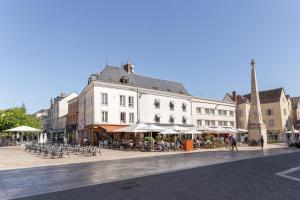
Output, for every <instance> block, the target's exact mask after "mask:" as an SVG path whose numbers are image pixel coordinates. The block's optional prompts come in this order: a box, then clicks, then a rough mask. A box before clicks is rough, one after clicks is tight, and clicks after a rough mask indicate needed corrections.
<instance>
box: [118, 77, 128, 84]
mask: <svg viewBox="0 0 300 200" xmlns="http://www.w3.org/2000/svg"><path fill="white" fill-rule="evenodd" d="M120 83H123V84H128V83H129V79H128V78H127V77H126V76H123V77H122V78H121V79H120Z"/></svg>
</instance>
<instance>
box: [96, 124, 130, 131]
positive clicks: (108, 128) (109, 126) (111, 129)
mask: <svg viewBox="0 0 300 200" xmlns="http://www.w3.org/2000/svg"><path fill="white" fill-rule="evenodd" d="M94 127H95V126H94ZM96 127H97V128H100V129H101V128H102V129H105V131H106V132H107V133H112V132H114V131H115V130H118V129H120V128H124V127H127V125H99V126H96Z"/></svg>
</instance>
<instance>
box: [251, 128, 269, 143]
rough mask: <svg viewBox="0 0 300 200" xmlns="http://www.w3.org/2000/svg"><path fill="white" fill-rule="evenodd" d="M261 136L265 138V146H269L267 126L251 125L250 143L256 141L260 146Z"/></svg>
mask: <svg viewBox="0 0 300 200" xmlns="http://www.w3.org/2000/svg"><path fill="white" fill-rule="evenodd" d="M261 136H263V137H264V145H267V144H268V138H267V129H266V125H265V124H260V123H253V124H249V135H248V138H249V140H248V141H249V142H251V141H256V142H258V143H259V144H260V138H261Z"/></svg>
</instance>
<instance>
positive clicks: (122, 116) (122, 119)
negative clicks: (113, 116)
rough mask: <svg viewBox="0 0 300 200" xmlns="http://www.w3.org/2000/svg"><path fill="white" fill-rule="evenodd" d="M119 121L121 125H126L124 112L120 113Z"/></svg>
mask: <svg viewBox="0 0 300 200" xmlns="http://www.w3.org/2000/svg"><path fill="white" fill-rule="evenodd" d="M120 121H121V123H123V124H125V123H126V113H125V112H121V113H120Z"/></svg>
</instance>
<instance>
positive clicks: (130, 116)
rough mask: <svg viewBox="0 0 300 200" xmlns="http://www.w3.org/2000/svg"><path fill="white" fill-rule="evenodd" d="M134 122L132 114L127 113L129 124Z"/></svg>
mask: <svg viewBox="0 0 300 200" xmlns="http://www.w3.org/2000/svg"><path fill="white" fill-rule="evenodd" d="M133 122H134V113H129V123H133Z"/></svg>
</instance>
